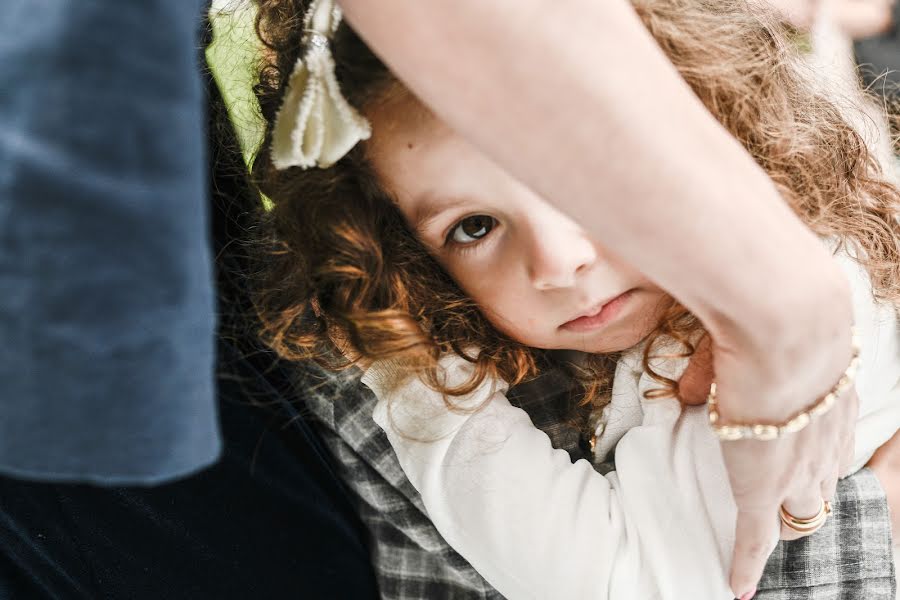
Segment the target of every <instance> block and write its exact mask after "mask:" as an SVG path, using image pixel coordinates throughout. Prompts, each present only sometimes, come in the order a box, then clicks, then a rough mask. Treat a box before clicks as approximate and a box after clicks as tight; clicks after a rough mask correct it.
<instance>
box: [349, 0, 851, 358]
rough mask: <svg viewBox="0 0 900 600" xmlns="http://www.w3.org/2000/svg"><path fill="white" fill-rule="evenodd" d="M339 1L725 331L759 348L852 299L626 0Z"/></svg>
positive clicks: (462, 121)
mask: <svg viewBox="0 0 900 600" xmlns="http://www.w3.org/2000/svg"><path fill="white" fill-rule="evenodd" d="M342 5H343V7H344V9H345V12H346V14H347V18H348V19H349V20H350V21H351V22H352V23H353V24H354V26H355V27H356V28H357V29H358V31H359V32H360V33H361V35H363V37H365V38H366V39H367V41H368V42H369V44H370V45H371V46H372V47H373V48H374V49H375V50H376V52H378V53H379V54H381V55H382V57H383V58H384V60H385V61H386V62H387V63H388V64H389V65H390V66H391V67H392V68H393V69H394V70H395V72H397V74H398V75H399V76H400V77H401V78H402V79H403V80H404V81H406V82H407V84H408V85H409V86H410V87H411V88H412V89H413V90H414V91H415V93H416V94H417V95H419V96H420V97H421V98H422V99H423V100H424V101H425V102H426V103H428V104H429V105H430V106H432V108H433V109H434V110H435V111H436V112H437V113H439V114H440V116H441V117H442V118H444V119H445V120H447V121H448V122H449V123H451V124H452V125H453V126H454V127H456V128H458V129H459V130H460V131H461V132H463V133H464V134H465V135H466V136H467V137H469V138H470V139H471V140H473V141H474V142H475V143H477V144H478V145H479V146H480V147H481V148H482V149H483V150H485V151H486V152H487V153H489V154H490V155H491V156H493V157H494V158H495V159H496V160H497V161H498V162H499V163H500V164H502V165H504V166H505V167H506V168H507V169H509V170H510V171H511V172H512V173H514V174H516V175H517V176H518V177H519V178H520V179H522V180H523V181H524V182H525V183H527V184H529V185H530V186H531V187H533V188H534V189H535V190H536V191H538V192H539V193H541V194H542V195H543V196H545V197H546V198H548V199H549V200H551V201H552V202H554V203H555V204H556V205H558V206H559V207H561V208H562V209H564V210H565V211H566V212H568V213H569V214H571V215H573V216H574V217H576V218H577V219H578V220H579V222H580V223H582V224H584V226H585V227H586V228H587V229H589V230H590V231H591V233H592V234H594V235H595V236H596V237H597V239H599V240H601V241H602V242H603V243H604V244H605V245H606V246H607V247H609V248H611V249H614V250H615V251H616V252H617V253H619V254H621V256H622V257H623V258H625V259H626V260H628V261H630V262H632V263H633V264H634V265H636V266H637V267H638V268H640V269H641V270H642V271H644V272H645V273H647V274H648V275H649V276H650V277H651V278H653V279H655V280H656V281H657V282H658V283H659V284H660V285H662V286H663V287H665V288H666V289H668V290H670V291H671V292H672V293H673V294H674V295H675V296H676V297H677V298H678V299H679V300H681V301H682V302H683V303H684V304H685V305H686V306H688V307H689V308H690V309H691V310H693V311H694V312H695V313H696V314H697V315H698V316H699V317H700V318H701V319H702V320H703V321H704V322H705V323H706V324H707V326H708V327H710V328H711V329H712V330H713V331H714V332H715V331H716V330H718V329H726V328H735V327H737V328H739V329H741V330H742V331H743V332H744V333H746V334H747V335H751V336H753V337H756V338H757V340H754V341H758V342H760V343H761V341H762V340H764V339H767V338H769V337H770V336H771V335H772V334H774V333H775V332H776V331H778V330H779V329H781V327H782V326H783V325H784V320H786V319H788V318H789V317H788V316H789V315H790V318H794V316H795V315H794V312H793V310H792V309H793V308H794V306H795V305H796V304H797V303H801V304H802V303H803V302H804V300H805V298H806V297H807V296H808V294H810V293H811V292H813V291H815V290H818V291H819V293H822V294H828V295H832V296H835V297H836V298H840V297H841V294H843V295H844V296H846V291H845V290H844V284H843V282H842V280H841V279H840V275H839V274H838V272H837V270H836V268H835V267H834V266H833V265H832V264H831V262H830V260H829V258H828V255H827V253H826V252H825V251H824V250H823V248H822V246H821V244H820V243H819V241H818V240H817V239H816V238H815V236H813V235H812V234H811V233H809V232H808V230H807V229H806V228H805V227H804V226H803V225H802V223H800V221H799V220H798V219H796V218H795V217H794V216H793V214H792V213H791V212H790V211H789V209H788V208H787V207H786V205H785V204H784V203H783V202H782V201H781V199H780V198H779V196H778V195H777V193H776V191H775V188H774V186H773V185H772V183H771V182H770V181H769V179H768V178H767V177H766V175H765V173H764V172H763V171H762V170H761V169H760V168H759V167H758V166H756V165H755V163H753V161H752V159H751V158H750V157H749V155H747V153H746V152H744V150H743V149H742V148H741V147H740V145H739V144H738V143H737V142H736V141H735V140H734V139H733V138H731V137H730V136H729V135H728V134H727V132H726V131H725V130H724V129H723V128H722V127H721V126H720V125H719V124H718V123H717V122H716V121H715V120H714V119H713V118H712V116H711V115H710V114H709V113H708V112H707V111H706V110H705V109H704V107H703V106H702V104H701V103H700V102H699V100H698V99H697V98H696V97H695V96H694V95H693V94H692V93H691V92H690V89H689V88H688V86H687V85H686V84H685V83H684V82H683V81H682V80H681V78H680V77H679V76H678V74H677V72H676V70H675V69H674V67H673V66H672V65H671V64H670V63H669V62H668V61H667V60H666V58H665V56H664V55H663V54H662V52H661V51H660V49H659V48H658V47H657V46H656V44H655V42H654V41H653V39H652V38H651V37H650V35H649V34H648V32H647V31H646V30H645V29H644V28H643V26H642V24H641V23H640V21H639V19H638V18H637V16H636V15H635V13H634V11H633V9H632V8H631V6H630V5H629V4H628V3H627V2H625V1H624V0H608V1H606V2H596V1H595V0H571V1H567V2H551V1H549V0H493V1H492V2H482V1H481V0H455V1H454V2H449V1H446V0H445V1H438V0H434V1H432V2H427V3H414V2H401V1H399V0H385V1H382V2H378V3H371V2H368V1H367V0H343V2H342ZM591 75H593V76H591ZM745 267H749V268H745ZM839 302H840V300H839ZM844 304H845V306H844V308H845V310H846V314H847V315H849V301H848V300H846V298H845V300H844ZM809 317H810V318H815V317H816V315H814V314H809ZM848 320H849V317H848Z"/></svg>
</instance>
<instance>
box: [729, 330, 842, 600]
mask: <svg viewBox="0 0 900 600" xmlns="http://www.w3.org/2000/svg"><path fill="white" fill-rule="evenodd" d="M828 349H829V350H830V351H831V352H832V356H831V360H830V361H829V362H830V363H831V365H830V366H829V367H828V368H823V365H822V360H818V361H808V362H807V364H806V365H804V364H803V363H802V362H801V361H799V360H796V358H795V361H796V362H795V364H796V365H797V368H798V369H801V370H799V371H795V372H794V376H795V381H794V382H791V381H789V376H788V377H786V375H789V374H786V373H785V372H784V368H783V367H782V368H780V369H778V368H776V367H775V365H773V367H772V371H771V376H770V377H765V376H763V377H761V378H760V379H758V380H756V381H751V380H748V379H747V372H748V371H750V369H747V366H746V365H747V362H749V361H753V360H760V359H759V357H758V356H759V355H758V354H757V356H756V357H754V356H753V353H752V352H750V351H748V350H747V349H745V348H741V347H740V346H739V345H734V344H729V343H728V342H727V341H725V342H720V341H719V340H714V343H713V346H712V355H713V361H714V364H715V370H716V378H717V382H718V390H719V403H720V414H721V417H722V419H723V422H725V423H728V422H740V423H781V422H784V421H786V420H787V419H789V418H790V417H791V416H793V415H795V414H797V413H798V412H801V411H803V410H806V409H807V408H808V407H810V406H811V405H812V404H814V403H815V402H816V401H818V399H820V398H821V397H822V396H824V395H825V394H826V393H828V391H829V390H830V388H831V387H832V386H833V385H834V384H835V382H836V381H837V380H838V378H839V377H840V374H841V372H842V371H843V370H844V369H845V368H846V366H847V364H848V363H849V360H850V336H849V326H848V327H847V332H846V335H845V336H836V337H835V338H834V339H833V340H831V343H830V345H829V348H828ZM809 350H810V351H811V352H812V351H818V352H819V354H818V355H817V356H819V358H820V359H822V358H825V357H824V356H823V355H822V349H821V348H818V349H815V348H810V349H809ZM810 363H812V364H810ZM816 369H818V372H819V377H820V380H819V382H818V383H815V382H813V381H811V380H810V379H809V378H808V375H809V374H810V373H812V372H813V371H814V370H816ZM823 373H829V375H823ZM776 382H777V383H776ZM785 394H787V396H786V395H785ZM772 398H780V400H779V401H777V402H775V403H773V402H771V399H772ZM736 399H739V400H740V402H738V401H736ZM798 399H799V400H798ZM857 411H858V398H857V396H856V393H855V391H849V392H847V393H845V394H844V395H843V397H841V398H839V400H838V401H837V402H836V403H835V405H834V407H833V408H832V410H831V411H830V412H828V413H827V414H825V415H824V416H821V417H819V418H817V419H815V420H814V421H813V422H812V423H810V424H809V425H808V426H807V427H806V428H805V429H803V430H802V431H800V432H798V433H794V434H788V435H785V436H784V437H782V438H780V439H777V440H772V441H756V440H741V441H733V442H723V443H722V453H723V456H724V459H725V464H726V467H727V469H728V474H729V479H730V481H731V487H732V492H733V494H734V498H735V502H736V504H737V508H738V516H737V524H736V539H735V548H734V557H733V561H732V566H731V586H732V589H733V590H734V592H735V595H736V596H737V597H738V598H749V597H752V594H753V593H754V592H755V589H756V584H757V582H758V581H759V578H760V576H761V574H762V571H763V568H764V567H765V563H766V561H767V559H768V557H769V554H770V553H771V551H772V549H773V547H774V544H775V542H776V541H777V539H778V537H779V533H782V534H784V535H783V537H785V539H794V538H796V537H800V536H799V535H798V534H797V533H796V532H794V531H792V530H784V531H781V528H780V520H779V517H778V511H779V508H780V507H781V506H784V509H785V510H786V511H787V512H789V513H790V514H792V515H795V516H796V517H798V518H808V517H812V516H813V515H815V514H817V513H818V511H819V509H820V508H821V505H822V501H823V500H831V499H832V498H833V496H834V491H835V488H836V486H837V479H838V475H839V473H840V471H841V469H842V467H843V466H844V465H846V464H847V463H848V462H849V460H850V456H851V455H852V452H853V442H854V431H855V424H856V417H857Z"/></svg>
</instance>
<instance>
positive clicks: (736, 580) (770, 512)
mask: <svg viewBox="0 0 900 600" xmlns="http://www.w3.org/2000/svg"><path fill="white" fill-rule="evenodd" d="M778 523H779V520H778V506H765V507H760V508H754V509H749V510H740V507H738V517H737V526H736V529H735V536H736V537H735V544H734V557H733V559H732V562H731V581H730V584H731V589H732V591H733V592H734V595H735V598H749V597H752V595H753V594H755V593H756V584H757V583H758V582H759V578H760V577H761V576H762V572H763V568H764V567H765V566H766V561H767V560H768V559H769V554H771V553H772V549H773V548H774V547H775V544H777V543H778V532H779V529H778Z"/></svg>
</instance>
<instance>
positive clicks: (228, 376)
mask: <svg viewBox="0 0 900 600" xmlns="http://www.w3.org/2000/svg"><path fill="white" fill-rule="evenodd" d="M207 83H209V84H210V88H209V90H210V107H211V110H210V111H209V118H210V128H209V129H210V134H211V135H210V137H211V142H210V148H211V149H212V153H211V155H210V163H211V169H210V175H211V177H212V181H213V185H212V186H211V187H212V196H211V198H210V201H211V204H210V206H211V211H210V214H211V225H212V231H213V236H212V237H213V243H214V249H215V256H216V266H217V283H218V285H217V290H218V294H217V299H218V310H219V313H220V315H221V318H220V319H219V324H218V332H217V336H218V345H217V347H218V355H217V363H216V374H217V380H218V385H217V401H218V406H219V412H220V416H221V423H222V437H223V442H224V451H223V454H222V457H221V459H220V460H219V461H218V462H217V463H216V464H215V465H213V466H212V467H211V468H209V469H205V470H204V471H202V472H200V473H197V474H195V475H193V476H191V477H187V478H184V479H181V480H179V481H176V482H170V483H166V484H163V485H159V486H155V487H146V486H141V487H108V486H105V487H104V486H92V485H85V484H65V483H48V482H33V481H23V480H21V479H16V478H8V477H0V599H2V600H7V599H10V600H95V599H98V598H104V599H109V600H195V599H205V598H215V599H216V600H247V599H253V598H266V599H273V600H278V599H281V598H284V599H290V600H295V599H298V598H308V599H310V600H316V599H319V598H321V599H328V600H332V599H335V600H342V599H347V600H368V599H374V598H377V597H378V589H377V583H376V580H375V574H374V570H373V567H372V563H371V560H370V549H369V539H368V534H367V532H366V529H365V527H364V525H363V524H362V522H361V519H360V517H359V515H358V514H357V510H356V508H355V503H354V500H353V499H352V498H351V496H350V493H349V491H348V490H347V488H346V487H345V485H344V483H343V481H342V480H341V479H340V478H339V476H338V475H337V474H336V473H335V464H334V461H333V459H332V457H331V456H330V454H329V452H328V450H327V448H326V447H325V446H324V444H323V443H322V441H321V439H320V437H319V435H318V434H317V433H316V431H314V430H313V428H312V427H311V426H310V424H309V422H307V421H306V420H305V418H304V413H305V412H306V409H305V408H304V406H305V404H306V403H307V402H308V400H309V397H310V394H314V393H316V392H315V390H316V389H317V387H320V385H321V380H320V379H318V371H316V372H312V373H311V372H310V371H309V370H308V369H306V368H305V367H304V366H303V365H295V366H291V365H285V364H281V363H279V362H278V361H277V360H275V359H274V357H273V356H272V355H271V353H269V352H267V351H266V350H265V349H264V348H263V347H262V345H261V344H260V342H259V340H258V338H257V337H256V335H255V332H256V331H257V330H258V327H259V324H258V322H257V321H256V320H255V318H254V313H253V311H252V305H251V303H250V300H249V297H248V294H247V289H246V288H247V285H246V284H247V279H246V276H247V274H248V270H252V269H253V262H252V261H251V258H250V255H249V254H248V253H247V252H246V251H245V248H246V245H245V244H243V243H242V242H241V239H242V238H243V237H244V236H245V233H246V231H247V229H248V228H249V227H250V226H251V225H252V223H253V222H254V219H255V218H258V216H257V215H256V211H257V210H258V207H259V203H260V199H259V197H258V195H257V194H255V193H254V191H253V189H252V188H251V187H250V185H249V184H248V182H247V177H246V169H245V168H244V166H243V163H242V159H241V156H240V153H239V151H238V149H237V141H236V140H235V137H234V132H233V130H232V129H231V127H230V125H229V123H228V121H227V111H226V110H225V107H224V105H223V103H222V100H221V98H220V97H219V95H218V93H217V90H216V88H215V86H214V85H213V84H212V82H211V81H210V80H209V79H207ZM349 401H352V399H349Z"/></svg>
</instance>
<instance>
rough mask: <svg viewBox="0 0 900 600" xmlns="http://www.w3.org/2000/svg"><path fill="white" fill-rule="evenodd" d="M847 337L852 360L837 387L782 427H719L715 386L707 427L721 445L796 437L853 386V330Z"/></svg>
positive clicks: (855, 349)
mask: <svg viewBox="0 0 900 600" xmlns="http://www.w3.org/2000/svg"><path fill="white" fill-rule="evenodd" d="M851 334H852V338H853V342H852V344H853V345H852V347H853V356H852V357H851V358H850V364H849V365H847V369H846V370H845V371H844V374H843V375H841V378H840V379H838V381H837V383H836V384H834V387H833V388H831V391H829V392H828V393H827V394H825V396H824V397H823V398H822V399H821V400H819V401H818V402H816V403H815V404H813V405H812V406H810V407H809V408H807V409H806V410H804V411H801V412H799V413H797V414H795V415H794V416H793V417H791V418H790V419H788V420H787V421H784V422H782V423H777V424H772V425H770V424H762V423H755V424H748V423H731V424H728V425H721V424H719V420H720V418H721V417H720V415H719V408H718V403H717V401H716V383H715V382H713V384H712V385H711V386H710V387H709V397H708V398H707V407H708V410H709V425H710V426H711V427H712V429H713V431H714V432H715V433H716V435H717V436H718V437H719V439H720V440H723V441H728V442H731V441H735V440H760V441H769V440H774V439H777V438H780V437H782V436H783V435H785V434H787V433H797V432H798V431H801V430H803V429H804V428H805V427H806V426H807V425H809V424H810V423H811V422H812V421H813V419H816V418H817V417H821V416H822V415H824V414H825V413H827V412H828V411H829V410H831V408H832V407H833V406H834V403H835V402H837V399H838V398H840V397H841V396H842V395H843V394H844V392H846V391H847V390H848V389H849V388H850V386H851V385H853V381H854V380H855V379H856V371H857V370H858V369H859V349H860V344H859V334H858V332H857V330H856V327H853V328H852V329H851Z"/></svg>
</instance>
